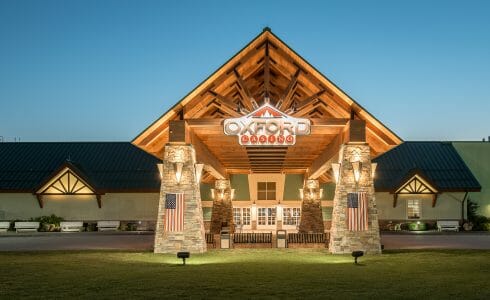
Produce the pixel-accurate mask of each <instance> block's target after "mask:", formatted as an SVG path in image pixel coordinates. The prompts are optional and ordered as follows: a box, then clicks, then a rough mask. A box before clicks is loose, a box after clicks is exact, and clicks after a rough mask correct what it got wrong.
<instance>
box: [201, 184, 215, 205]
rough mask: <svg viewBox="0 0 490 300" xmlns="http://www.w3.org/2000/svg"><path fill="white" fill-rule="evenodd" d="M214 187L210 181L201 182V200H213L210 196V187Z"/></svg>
mask: <svg viewBox="0 0 490 300" xmlns="http://www.w3.org/2000/svg"><path fill="white" fill-rule="evenodd" d="M213 187H214V185H213V184H210V183H201V200H202V201H213V198H211V189H212V188H213Z"/></svg>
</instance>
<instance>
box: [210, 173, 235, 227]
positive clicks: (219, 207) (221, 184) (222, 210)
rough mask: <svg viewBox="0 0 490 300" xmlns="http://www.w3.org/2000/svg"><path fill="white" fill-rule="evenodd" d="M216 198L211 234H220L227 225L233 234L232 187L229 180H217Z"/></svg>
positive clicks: (212, 214) (214, 200)
mask: <svg viewBox="0 0 490 300" xmlns="http://www.w3.org/2000/svg"><path fill="white" fill-rule="evenodd" d="M221 193H223V194H222V197H221V195H220V194H221ZM214 198H215V199H213V211H212V213H211V229H210V233H214V234H218V233H220V232H221V227H222V226H223V225H225V224H226V226H227V227H229V228H230V232H231V233H233V232H234V225H233V204H232V202H231V186H230V181H229V180H227V179H218V180H216V182H215V195H214Z"/></svg>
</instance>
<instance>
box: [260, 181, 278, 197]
mask: <svg viewBox="0 0 490 300" xmlns="http://www.w3.org/2000/svg"><path fill="white" fill-rule="evenodd" d="M257 199H258V200H276V183H275V182H257Z"/></svg>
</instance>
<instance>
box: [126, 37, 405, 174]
mask: <svg viewBox="0 0 490 300" xmlns="http://www.w3.org/2000/svg"><path fill="white" fill-rule="evenodd" d="M265 102H268V103H270V104H271V105H273V106H274V107H276V108H277V109H278V110H280V111H282V112H285V113H286V114H288V115H291V116H294V117H302V118H308V119H310V120H311V121H312V132H311V135H309V136H301V137H298V139H297V144H296V145H295V146H294V147H289V148H284V149H282V148H270V149H267V148H264V147H262V148H260V149H256V148H252V147H248V148H245V147H241V146H239V145H238V143H237V141H236V138H235V137H231V136H225V135H224V134H223V126H222V123H223V120H224V119H225V118H230V117H233V118H235V117H239V116H243V115H246V114H248V113H250V112H251V111H253V110H255V109H257V108H258V107H259V106H261V105H262V104H263V103H265ZM351 119H356V120H362V121H364V122H365V127H366V130H365V138H366V141H367V142H368V143H369V144H370V145H371V147H372V152H373V153H372V154H373V155H374V156H376V155H378V154H380V153H384V152H385V151H387V150H389V149H391V148H392V147H394V146H396V145H398V144H399V143H400V142H401V139H400V138H399V137H398V136H396V135H395V134H394V133H393V132H392V131H390V130H389V129H388V128H387V127H385V126H384V125H383V124H382V123H381V122H379V121H378V120H377V119H376V118H374V117H373V116H372V115H371V114H369V113H368V112H367V111H366V110H365V109H363V108H362V107H361V106H360V105H359V104H357V103H356V102H355V101H354V100H353V99H352V98H350V97H349V96H348V95H347V94H346V93H344V92H343V91H342V90H341V89H339V88H338V87H337V86H336V85H335V84H333V83H332V82H331V81H330V80H329V79H328V78H327V77H325V76H324V75H322V74H321V73H320V72H319V71H317V70H316V69H315V68H314V67H313V66H311V65H310V64H309V63H308V62H307V61H306V60H304V59H303V58H302V57H301V56H299V55H298V54H297V53H296V52H294V51H293V50H292V49H291V48H289V47H288V46H287V45H286V44H285V43H284V42H283V41H281V40H280V39H279V38H278V37H277V36H275V35H274V34H273V33H272V32H271V31H270V30H269V29H265V30H264V31H263V32H262V33H261V34H259V35H258V36H257V37H256V38H255V39H254V40H252V41H251V42H250V43H249V44H248V45H247V46H245V47H244V48H243V49H242V50H241V51H239V52H238V53H237V54H236V55H235V56H233V57H232V58H231V59H230V60H229V61H227V62H226V63H225V64H224V65H223V66H222V67H220V68H219V69H218V70H217V71H216V72H214V73H213V74H212V75H211V76H210V77H209V78H207V79H206V80H205V81H204V82H202V83H201V84H200V85H199V86H197V87H196V88H195V89H194V90H193V91H191V92H190V93H189V94H188V95H186V96H185V97H184V98H183V99H182V100H181V101H180V102H178V103H177V104H176V105H174V106H173V107H172V108H171V109H170V110H169V111H167V112H166V113H165V114H163V115H162V116H161V117H160V118H159V119H157V120H156V121H155V122H154V123H153V124H151V125H150V126H149V127H148V128H146V129H145V130H144V131H143V132H142V133H141V134H140V135H138V136H137V137H136V138H135V139H134V140H133V144H135V145H136V146H138V147H140V148H142V149H144V150H145V151H147V152H149V153H152V154H154V155H156V156H157V157H162V153H163V149H164V146H165V144H166V143H167V142H168V141H169V131H170V130H169V123H170V121H175V120H186V122H187V125H188V127H189V131H190V134H188V135H187V136H188V141H189V142H191V141H196V140H199V141H198V143H199V142H202V144H203V145H204V146H205V147H206V148H207V150H209V152H210V153H211V154H212V155H213V156H215V157H216V158H217V160H218V161H219V164H220V166H222V167H223V168H224V169H226V171H227V172H229V173H246V172H265V173H266V172H271V173H273V172H289V173H294V172H297V173H306V172H308V169H309V168H310V167H311V165H312V164H313V163H314V161H315V159H317V158H318V157H319V156H320V155H321V154H322V153H324V152H325V149H326V148H327V147H328V146H329V145H332V144H333V143H337V142H338V140H337V139H336V137H338V136H339V135H340V134H342V132H343V131H344V129H345V126H346V125H347V123H348V121H349V120H351ZM322 176H323V175H322Z"/></svg>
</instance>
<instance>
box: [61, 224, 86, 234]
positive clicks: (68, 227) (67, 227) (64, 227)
mask: <svg viewBox="0 0 490 300" xmlns="http://www.w3.org/2000/svg"><path fill="white" fill-rule="evenodd" d="M60 227H61V231H63V232H80V231H82V230H83V222H60Z"/></svg>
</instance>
